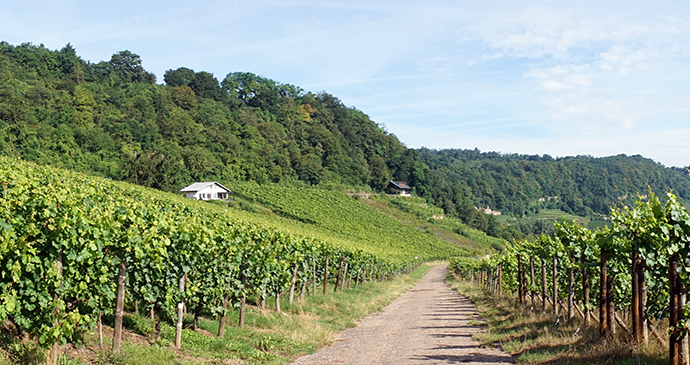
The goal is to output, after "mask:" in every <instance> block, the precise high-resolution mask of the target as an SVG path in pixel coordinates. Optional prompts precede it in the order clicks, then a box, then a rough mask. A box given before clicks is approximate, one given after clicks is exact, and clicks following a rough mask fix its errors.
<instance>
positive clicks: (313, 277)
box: [311, 257, 316, 295]
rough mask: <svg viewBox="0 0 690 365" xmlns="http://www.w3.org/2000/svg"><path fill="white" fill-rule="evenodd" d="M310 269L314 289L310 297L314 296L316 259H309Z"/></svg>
mask: <svg viewBox="0 0 690 365" xmlns="http://www.w3.org/2000/svg"><path fill="white" fill-rule="evenodd" d="M311 267H312V283H313V284H312V287H313V289H314V292H313V293H312V295H316V259H315V258H313V257H312V258H311Z"/></svg>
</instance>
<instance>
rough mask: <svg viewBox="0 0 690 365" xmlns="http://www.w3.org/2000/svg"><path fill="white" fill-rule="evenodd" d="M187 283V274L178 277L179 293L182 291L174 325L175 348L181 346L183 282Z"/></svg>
mask: <svg viewBox="0 0 690 365" xmlns="http://www.w3.org/2000/svg"><path fill="white" fill-rule="evenodd" d="M186 283H187V275H182V277H181V278H180V288H179V289H180V293H182V297H181V298H180V302H179V303H177V325H176V326H175V348H176V349H178V350H179V349H181V348H182V324H183V320H184V287H185V284H186Z"/></svg>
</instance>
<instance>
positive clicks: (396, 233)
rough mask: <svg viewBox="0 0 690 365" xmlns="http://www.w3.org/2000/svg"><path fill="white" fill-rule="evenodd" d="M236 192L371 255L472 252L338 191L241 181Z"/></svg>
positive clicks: (306, 229)
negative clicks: (402, 222) (401, 221)
mask: <svg viewBox="0 0 690 365" xmlns="http://www.w3.org/2000/svg"><path fill="white" fill-rule="evenodd" d="M233 188H234V191H235V193H236V194H237V195H238V196H239V197H242V198H245V199H248V200H251V201H256V202H259V203H261V204H262V205H263V206H266V207H268V208H270V209H271V210H272V211H274V212H276V213H277V214H279V215H281V216H282V217H285V218H289V219H291V223H292V222H294V221H297V222H301V223H303V224H302V226H301V229H300V230H301V232H300V233H303V234H305V235H309V234H311V235H313V234H314V232H318V233H320V234H321V237H323V239H325V240H328V241H329V242H331V241H335V242H339V243H340V245H341V246H345V247H348V248H350V249H354V250H364V251H367V252H371V253H374V254H375V255H376V256H377V257H381V258H385V259H388V260H391V261H395V262H408V261H410V260H415V257H417V258H419V259H422V258H423V259H424V261H427V260H431V259H436V258H445V257H452V256H465V255H467V254H468V251H467V250H463V249H461V248H460V247H457V246H453V245H449V244H447V243H446V242H444V241H443V240H441V239H439V238H437V237H436V236H434V235H432V234H429V233H425V232H423V231H421V230H420V229H418V228H416V227H415V226H413V225H407V224H401V223H400V222H399V221H397V220H396V219H395V218H392V217H389V216H388V215H386V214H383V213H381V212H378V211H376V210H374V209H371V208H369V207H367V206H366V205H364V204H362V203H361V202H359V201H358V200H355V199H353V198H351V197H349V196H347V195H345V194H343V193H341V192H338V191H330V190H323V189H314V188H293V187H281V186H277V185H258V184H254V183H239V184H235V185H233ZM297 229H298V228H296V227H295V228H291V230H292V231H296V230H297Z"/></svg>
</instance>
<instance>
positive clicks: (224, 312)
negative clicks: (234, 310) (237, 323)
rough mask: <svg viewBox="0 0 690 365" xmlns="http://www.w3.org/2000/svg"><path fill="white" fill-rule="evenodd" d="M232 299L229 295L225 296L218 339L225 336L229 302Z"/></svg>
mask: <svg viewBox="0 0 690 365" xmlns="http://www.w3.org/2000/svg"><path fill="white" fill-rule="evenodd" d="M229 301H230V298H229V297H228V295H227V294H225V295H223V311H222V312H221V313H220V320H219V323H218V337H220V338H223V336H225V322H226V318H227V314H226V313H227V311H228V302H229Z"/></svg>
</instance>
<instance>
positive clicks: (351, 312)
mask: <svg viewBox="0 0 690 365" xmlns="http://www.w3.org/2000/svg"><path fill="white" fill-rule="evenodd" d="M433 265H434V264H432V263H428V264H424V265H422V266H420V267H419V268H418V269H417V270H415V271H413V272H412V273H410V274H409V275H400V276H398V277H397V278H396V279H394V280H393V281H384V282H368V283H365V284H362V285H360V286H358V287H357V288H356V289H355V288H354V284H353V285H352V287H351V288H349V289H348V288H347V287H345V288H344V290H343V291H339V292H337V293H333V284H331V285H329V286H328V289H327V290H328V294H327V295H325V296H324V295H323V294H322V293H323V292H322V290H323V287H322V286H321V287H317V295H307V296H306V297H305V299H304V301H302V300H300V299H299V295H296V299H295V301H294V303H293V304H288V303H287V302H288V301H287V299H284V300H281V312H277V311H276V310H275V298H267V299H268V300H267V307H266V308H265V309H263V310H262V309H260V308H259V307H258V306H255V305H249V306H248V308H247V312H246V318H245V328H239V327H238V322H237V321H238V315H239V313H238V310H235V311H233V312H231V313H230V314H229V316H228V323H227V324H228V326H227V327H226V333H225V336H224V337H223V338H218V337H216V336H215V334H217V333H218V321H217V319H214V318H211V317H204V318H202V319H201V320H200V322H199V327H200V330H199V331H196V332H195V331H193V330H192V329H191V323H192V319H193V318H192V316H191V315H188V316H186V317H185V321H184V323H185V328H184V329H183V331H182V349H181V350H175V349H174V347H173V343H174V338H175V327H174V326H172V321H163V322H162V323H161V336H160V338H158V339H157V338H156V337H157V336H156V335H155V334H154V322H153V320H151V319H150V318H149V317H148V316H144V315H137V314H128V315H126V317H125V320H124V324H125V328H126V331H125V336H124V338H123V345H122V349H121V351H120V353H119V354H112V353H111V352H110V345H111V344H112V329H111V328H110V327H108V326H104V339H103V342H104V346H103V349H99V346H98V335H97V333H96V331H95V330H94V331H89V332H86V333H84V334H83V335H82V336H81V340H80V341H78V343H76V344H68V345H65V346H62V347H61V349H60V350H61V351H60V352H61V356H60V358H59V360H58V364H61V365H77V364H98V365H101V364H118V365H126V364H141V363H146V364H166V365H167V364H185V365H186V364H285V363H288V362H290V361H292V360H293V359H294V358H296V357H298V356H301V355H306V354H310V353H313V352H316V351H317V350H318V349H319V348H321V347H323V346H326V345H328V344H330V343H332V342H333V341H334V340H335V335H336V334H337V333H338V332H340V331H342V330H345V329H347V328H350V327H353V326H356V325H357V323H358V321H359V320H361V319H362V318H364V317H366V316H367V315H369V314H370V313H374V312H377V311H380V310H381V309H383V307H385V306H386V305H387V304H388V303H390V302H391V301H392V300H393V299H395V298H397V297H398V296H400V295H401V294H402V293H404V292H405V291H407V290H408V289H410V288H412V287H413V286H414V285H415V284H416V283H417V282H418V281H419V280H420V279H421V278H422V277H423V276H424V275H425V274H426V273H427V272H428V271H429V269H430V268H431V267H432V266H433ZM270 299H273V300H270ZM106 322H107V321H106ZM166 322H168V323H166ZM6 340H7V339H6ZM18 344H19V345H18ZM13 346H14V347H18V351H14V350H12V347H13ZM36 347H37V346H35V345H32V344H31V342H30V341H29V342H27V341H15V342H10V343H8V342H7V341H4V342H3V343H2V344H0V365H5V364H20V363H21V364H24V363H29V364H30V363H41V362H42V359H43V358H45V352H44V353H41V352H40V351H36ZM22 348H23V349H22ZM8 350H9V351H8ZM22 356H23V357H22ZM27 357H28V360H27Z"/></svg>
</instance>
